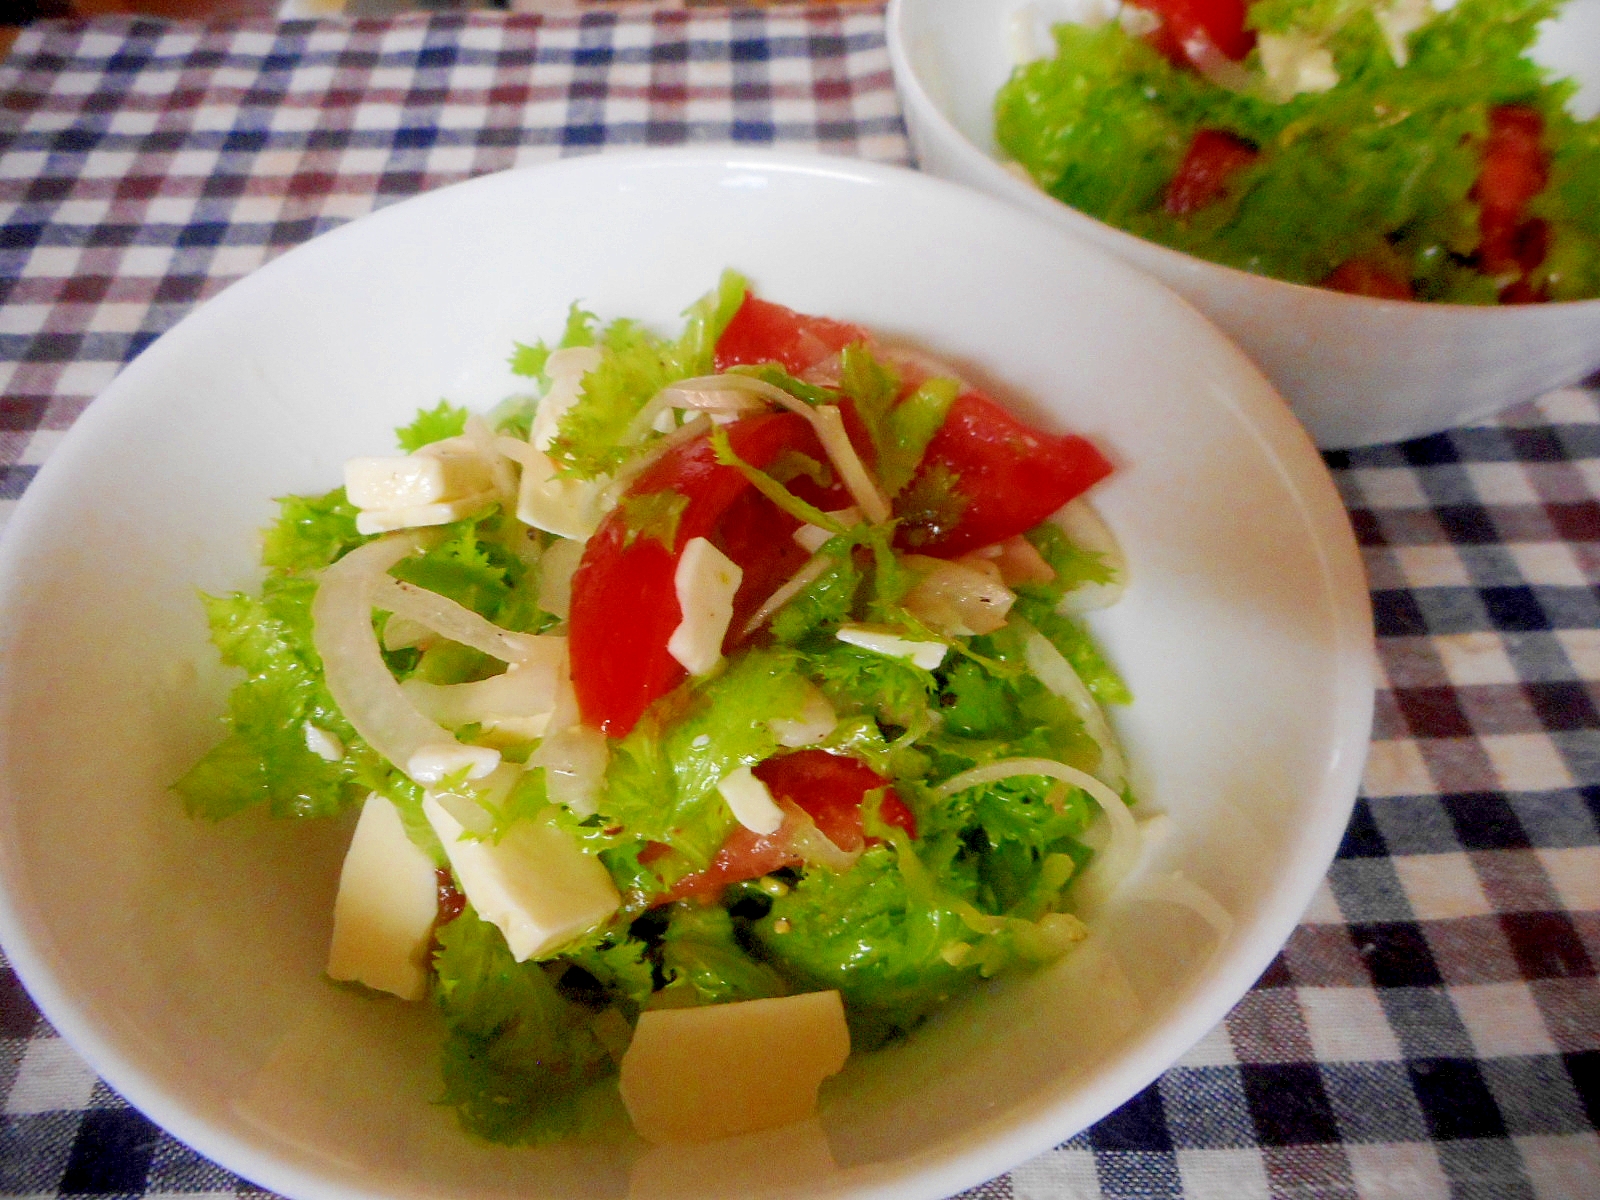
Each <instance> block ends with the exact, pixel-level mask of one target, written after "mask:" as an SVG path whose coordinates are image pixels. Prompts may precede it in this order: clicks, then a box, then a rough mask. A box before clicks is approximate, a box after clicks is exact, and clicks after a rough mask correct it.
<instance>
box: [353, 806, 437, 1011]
mask: <svg viewBox="0 0 1600 1200" xmlns="http://www.w3.org/2000/svg"><path fill="white" fill-rule="evenodd" d="M438 908H439V884H438V879H437V877H436V875H435V873H434V866H433V860H432V859H431V858H429V857H428V856H427V855H426V854H424V853H423V852H422V851H421V850H419V849H417V847H416V845H415V844H414V843H413V842H412V841H411V839H410V838H409V837H407V836H406V831H405V826H404V825H403V824H401V821H400V814H399V812H398V811H396V809H395V806H394V805H393V804H392V803H390V802H389V801H388V800H387V799H385V798H384V797H383V796H380V795H379V794H378V793H376V792H374V793H372V794H371V795H370V796H368V797H367V802H366V803H365V804H364V805H363V806H362V808H361V818H360V819H359V820H358V821H357V822H356V832H355V836H354V837H353V838H351V839H350V849H349V851H347V852H346V854H345V857H344V869H343V870H342V871H340V872H339V895H338V898H337V899H336V900H335V901H334V903H333V940H332V942H331V944H330V945H329V947H328V975H329V977H330V978H333V979H340V980H353V981H354V982H356V983H364V984H366V985H367V986H368V987H370V988H377V989H378V990H379V991H382V992H393V993H394V994H395V995H396V996H399V997H400V998H401V999H402V1000H420V999H422V997H423V995H424V993H425V992H426V991H427V988H428V945H429V942H430V941H431V940H432V937H433V921H434V917H435V915H436V914H437V913H438Z"/></svg>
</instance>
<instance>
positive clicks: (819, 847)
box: [776, 800, 862, 871]
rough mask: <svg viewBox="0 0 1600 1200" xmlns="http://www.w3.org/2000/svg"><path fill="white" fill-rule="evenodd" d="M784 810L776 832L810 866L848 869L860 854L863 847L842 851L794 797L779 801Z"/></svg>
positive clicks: (833, 869) (838, 869)
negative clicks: (781, 825) (782, 819)
mask: <svg viewBox="0 0 1600 1200" xmlns="http://www.w3.org/2000/svg"><path fill="white" fill-rule="evenodd" d="M778 807H779V808H781V809H783V815H784V822H783V828H782V829H781V830H780V831H779V832H778V834H777V835H776V836H777V837H779V838H781V839H782V841H783V844H784V846H785V847H786V848H788V849H789V850H792V851H793V852H794V853H796V854H798V855H799V856H800V857H801V858H802V859H804V860H805V862H806V864H807V865H808V866H817V867H826V868H827V869H828V870H830V871H848V870H849V869H850V868H851V867H853V866H855V865H856V860H857V859H858V858H860V857H861V850H862V847H859V846H858V847H857V848H856V849H854V850H842V849H840V848H839V846H838V845H836V844H835V843H834V842H833V841H832V840H831V839H830V838H829V837H828V835H827V834H825V833H823V832H822V830H820V829H818V828H817V823H816V822H815V821H813V820H812V819H811V817H810V815H809V814H808V813H807V812H806V811H805V809H803V808H801V807H800V806H799V805H798V804H795V803H794V802H793V801H791V800H779V801H778Z"/></svg>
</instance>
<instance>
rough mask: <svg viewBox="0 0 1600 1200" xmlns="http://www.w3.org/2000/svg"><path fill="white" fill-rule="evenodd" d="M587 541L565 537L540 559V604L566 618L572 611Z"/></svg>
mask: <svg viewBox="0 0 1600 1200" xmlns="http://www.w3.org/2000/svg"><path fill="white" fill-rule="evenodd" d="M585 545H587V543H585V542H580V541H576V540H574V539H572V538H562V539H560V540H559V541H557V542H555V543H553V544H552V545H550V546H549V547H548V548H547V549H546V550H545V552H544V554H542V555H541V556H540V558H539V607H540V608H542V609H544V611H545V612H547V613H549V614H550V615H551V616H552V617H556V618H558V619H559V620H562V621H565V620H566V619H567V617H568V615H569V614H570V613H571V611H572V577H573V575H575V574H576V573H577V570H578V564H579V563H580V562H582V561H583V551H584V547H585Z"/></svg>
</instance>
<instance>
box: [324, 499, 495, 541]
mask: <svg viewBox="0 0 1600 1200" xmlns="http://www.w3.org/2000/svg"><path fill="white" fill-rule="evenodd" d="M498 498H499V493H497V492H494V491H492V490H491V491H487V492H474V493H473V494H472V495H470V496H462V497H461V498H459V499H457V500H441V501H440V502H439V503H437V504H412V505H408V506H407V507H405V508H363V509H362V510H361V511H360V512H358V513H357V514H356V532H357V533H363V534H366V535H368V536H371V535H372V534H374V533H393V532H394V531H395V530H397V529H421V528H423V527H424V526H427V525H448V524H450V522H451V521H459V520H461V519H462V518H463V517H470V516H471V515H472V514H473V513H475V512H477V511H478V510H479V509H481V508H484V507H486V506H487V505H489V504H492V503H494V502H495V500H497V499H498Z"/></svg>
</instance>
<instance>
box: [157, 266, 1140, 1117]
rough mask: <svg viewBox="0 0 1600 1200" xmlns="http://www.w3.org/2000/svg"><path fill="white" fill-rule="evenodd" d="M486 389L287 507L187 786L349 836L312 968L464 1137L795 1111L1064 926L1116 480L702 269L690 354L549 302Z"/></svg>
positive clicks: (228, 625)
mask: <svg viewBox="0 0 1600 1200" xmlns="http://www.w3.org/2000/svg"><path fill="white" fill-rule="evenodd" d="M512 365H513V369H514V370H515V371H516V372H517V373H518V374H520V375H523V376H525V377H527V378H528V379H529V380H530V382H531V383H532V385H533V387H534V388H535V389H536V391H537V393H538V395H537V398H515V399H513V400H510V401H507V402H506V403H505V404H503V405H502V406H500V407H499V408H498V409H497V410H495V411H494V412H492V413H490V414H489V415H488V416H480V415H476V414H469V413H467V412H465V411H463V410H461V409H458V408H455V407H453V406H451V405H450V404H448V403H441V404H440V405H439V406H438V407H437V408H435V409H433V410H431V411H426V412H423V413H420V414H419V415H418V417H417V419H416V421H415V422H413V423H412V424H411V425H410V426H408V427H406V428H404V429H402V430H400V431H399V440H400V450H401V453H400V454H398V455H394V456H389V457H384V456H372V457H362V458H357V459H352V460H350V461H349V462H348V463H347V464H346V469H345V484H344V486H343V487H340V488H336V489H335V490H333V491H330V492H328V493H326V494H325V495H316V496H293V497H288V498H286V499H284V500H282V501H281V502H280V504H281V514H280V516H279V519H278V520H277V522H276V523H275V524H274V525H272V526H271V527H270V528H269V529H268V530H267V531H266V533H265V539H264V548H263V561H264V564H265V566H266V567H267V569H268V570H267V575H266V578H265V580H264V582H263V584H262V587H261V590H260V591H259V593H256V594H242V593H239V594H233V595H228V596H220V597H208V598H207V599H206V602H205V603H206V607H207V611H208V615H209V618H210V623H211V628H212V634H213V639H214V640H215V642H216V644H217V645H218V647H219V648H220V649H221V651H222V655H223V658H224V660H225V661H226V662H227V663H229V664H230V665H232V666H235V667H239V668H242V669H243V671H244V672H245V679H244V681H243V682H242V683H240V684H239V685H238V686H237V687H236V689H235V690H234V692H233V693H232V696H231V699H230V702H229V711H228V714H227V717H226V718H225V723H226V725H227V728H228V733H227V736H226V738H225V739H224V740H223V741H222V742H221V743H220V744H219V745H218V746H217V747H215V748H214V749H213V750H212V751H211V752H210V753H208V754H207V755H206V756H205V757H204V758H203V759H201V760H200V761H199V762H198V763H197V764H196V765H195V766H194V767H193V768H192V769H191V770H190V771H189V772H188V773H187V774H186V775H185V776H184V777H183V778H182V779H181V780H180V781H179V782H178V783H177V785H176V788H177V791H178V792H179V793H180V794H181V796H182V798H183V800H184V802H185V804H186V806H187V808H188V810H189V811H190V812H191V813H192V814H194V815H198V816H205V817H210V818H214V819H220V818H225V817H227V816H229V815H231V814H234V813H237V812H239V811H242V810H244V809H247V808H253V807H257V806H260V807H264V808H266V809H267V810H269V811H271V812H272V813H274V814H277V815H283V816H295V817H331V816H335V815H338V814H341V813H344V812H347V811H350V810H355V809H359V810H360V814H359V819H358V820H357V822H356V824H355V829H354V834H353V836H352V841H351V845H350V849H349V852H348V854H347V857H346V860H345V865H344V869H343V872H342V876H341V881H340V888H339V894H338V899H337V901H336V904H335V913H334V931H333V937H332V945H331V948H330V953H329V960H328V973H329V975H330V976H331V977H332V978H334V979H336V980H344V981H349V982H351V983H353V984H360V985H364V986H365V987H368V988H373V989H377V990H380V991H384V992H389V993H392V994H394V995H395V996H398V997H400V998H402V999H406V1000H422V999H424V998H431V1000H432V1002H433V1003H434V1004H435V1005H436V1007H437V1009H438V1012H439V1013H440V1015H441V1017H442V1024H443V1029H444V1032H443V1050H442V1055H441V1059H442V1072H443V1093H442V1099H443V1101H444V1102H445V1103H447V1104H450V1105H452V1106H454V1108H455V1109H456V1110H457V1112H458V1114H459V1117H460V1119H461V1122H462V1124H463V1125H464V1126H465V1127H466V1128H467V1129H469V1130H470V1131H472V1132H474V1133H476V1134H478V1135H480V1136H482V1137H485V1138H488V1139H490V1140H493V1141H497V1142H504V1143H523V1142H538V1141H545V1140H549V1139H552V1138H557V1137H562V1136H565V1135H568V1134H571V1133H573V1132H576V1131H580V1130H582V1129H584V1128H587V1127H590V1126H591V1125H593V1124H594V1123H597V1122H600V1121H603V1120H605V1119H607V1118H608V1115H609V1114H610V1113H611V1112H612V1111H613V1110H614V1109H615V1107H616V1105H617V1104H618V1102H619V1100H620V1101H621V1102H622V1103H624V1104H625V1105H626V1108H627V1111H628V1112H629V1113H630V1115H631V1116H632V1118H633V1120H634V1123H635V1125H636V1127H637V1128H638V1129H639V1131H640V1132H641V1133H642V1134H643V1135H644V1136H646V1137H647V1138H651V1139H653V1140H677V1139H682V1138H691V1139H692V1138H696V1137H711V1136H721V1135H723V1134H728V1133H737V1132H742V1131H745V1130H749V1129H756V1128H762V1127H765V1126H768V1125H773V1124H780V1123H785V1122H788V1121H792V1120H796V1119H799V1118H801V1117H803V1116H805V1115H806V1114H807V1113H808V1112H809V1111H810V1109H811V1107H812V1105H813V1104H814V1102H815V1096H816V1090H817V1087H818V1086H819V1085H820V1083H821V1082H822V1080H823V1078H824V1077H826V1076H827V1075H828V1074H831V1073H832V1072H834V1071H836V1070H838V1069H839V1066H840V1065H841V1064H842V1063H843V1061H844V1058H845V1055H846V1054H847V1053H850V1052H862V1051H868V1050H871V1049H873V1048H875V1047H878V1046H881V1045H883V1044H884V1043H885V1042H887V1041H890V1040H892V1039H894V1038H897V1037H900V1036H903V1035H904V1034H905V1033H907V1032H908V1031H910V1030H911V1029H913V1028H914V1027H915V1026H916V1025H917V1024H918V1022H920V1021H921V1020H922V1019H923V1018H924V1017H925V1016H926V1015H927V1014H928V1013H930V1012H931V1011H932V1010H934V1009H935V1008H937V1007H938V1006H939V1005H941V1004H943V1003H944V1002H946V1001H947V1000H949V999H950V998H951V997H952V996H954V995H956V994H957V993H959V992H960V991H962V990H963V989H965V988H967V987H970V986H971V985H972V984H973V983H974V982H975V981H978V980H981V979H985V978H989V977H992V976H994V975H996V974H998V973H1000V972H1003V971H1006V970H1010V969H1014V968H1019V967H1025V966H1028V965H1032V964H1040V963H1044V962H1048V961H1050V960H1052V959H1054V958H1055V957H1057V956H1059V955H1060V954H1062V953H1064V952H1065V951H1066V950H1068V949H1069V948H1070V947H1071V946H1072V944H1073V943H1074V942H1076V941H1077V940H1079V939H1080V938H1081V937H1082V936H1083V933H1084V928H1083V926H1082V924H1081V922H1080V921H1079V920H1078V918H1077V917H1076V916H1074V915H1073V914H1072V912H1071V911H1070V908H1071V903H1070V902H1078V901H1082V900H1083V899H1085V898H1086V897H1089V896H1092V895H1093V894H1094V893H1095V892H1096V891H1097V890H1099V891H1103V889H1104V888H1105V887H1106V886H1107V885H1108V883H1109V881H1111V880H1113V879H1114V878H1115V877H1116V876H1117V875H1118V873H1119V872H1122V871H1124V870H1125V869H1126V868H1127V866H1128V865H1129V862H1130V859H1131V857H1132V855H1133V854H1134V853H1135V852H1136V848H1135V847H1136V842H1137V830H1136V826H1135V825H1134V821H1133V817H1132V816H1131V814H1130V812H1129V808H1128V804H1129V802H1130V797H1129V794H1128V784H1127V767H1126V763H1125V760H1124V757H1123V754H1122V751H1121V750H1120V748H1119V747H1118V745H1117V743H1116V741H1115V738H1114V736H1113V734H1112V731H1111V727H1110V724H1109V723H1108V721H1107V719H1106V716H1105V714H1104V711H1103V708H1102V706H1103V705H1104V704H1107V703H1118V702H1123V701H1125V700H1126V699H1127V696H1126V694H1125V690H1124V688H1123V685H1122V683H1121V682H1120V681H1119V680H1118V678H1117V676H1116V675H1115V673H1114V672H1113V670H1112V669H1111V668H1110V667H1109V665H1108V664H1107V662H1106V661H1105V660H1104V659H1103V658H1102V656H1101V655H1100V653H1099V652H1098V651H1097V649H1096V648H1095V646H1094V644H1093V642H1092V641H1091V640H1090V638H1089V637H1088V635H1087V633H1086V631H1085V628H1084V626H1083V625H1082V624H1081V622H1080V620H1079V617H1078V614H1079V613H1080V612H1082V611H1084V610H1085V609H1087V608H1090V607H1095V606H1099V605H1103V604H1106V603H1109V602H1111V601H1112V600H1114V599H1115V598H1116V595H1117V593H1118V591H1119V589H1120V586H1121V576H1122V568H1121V564H1120V558H1119V555H1118V554H1117V551H1116V547H1115V542H1114V540H1112V539H1111V537H1110V535H1109V533H1108V532H1107V530H1106V528H1105V526H1104V525H1103V524H1102V523H1100V522H1099V520H1098V518H1097V517H1096V516H1095V515H1094V513H1093V510H1092V509H1089V508H1088V507H1087V506H1086V503H1085V501H1084V500H1083V499H1081V497H1082V495H1083V493H1085V492H1086V491H1087V490H1088V489H1089V488H1091V487H1092V486H1093V485H1094V484H1095V483H1097V482H1098V481H1100V480H1101V479H1102V478H1104V477H1105V476H1106V475H1107V474H1108V473H1110V471H1111V469H1112V467H1111V463H1110V462H1109V461H1108V460H1107V459H1106V458H1105V457H1104V456H1103V455H1102V454H1101V452H1100V451H1099V450H1098V449H1097V448H1096V447H1095V446H1094V445H1093V444H1092V443H1090V442H1089V441H1087V440H1085V439H1084V438H1081V437H1077V436H1075V435H1071V434H1065V435H1057V434H1051V433H1047V432H1044V431H1042V430H1039V429H1036V428H1033V427H1031V426H1030V425H1028V424H1026V423H1024V422H1022V421H1020V420H1019V419H1017V418H1016V417H1015V416H1013V415H1012V414H1011V413H1009V412H1008V411H1007V410H1006V409H1005V408H1003V407H1002V406H1000V405H999V404H997V403H996V402H995V401H994V400H992V399H990V398H989V397H988V396H986V395H985V394H984V393H983V392H981V391H980V390H978V389H977V388H975V387H973V386H972V385H971V384H970V383H968V382H967V381H965V380H963V379H961V378H960V376H959V374H958V373H956V372H954V371H952V370H951V369H949V368H948V367H947V366H945V365H943V364H941V363H939V362H936V361H934V360H932V359H930V358H929V357H927V356H926V355H924V354H921V353H919V352H915V351H912V350H908V349H905V348H901V347H895V346H893V345H888V344H885V343H882V342H880V341H879V340H877V339H875V338H874V337H873V336H872V335H871V334H870V333H869V332H868V331H867V330H865V329H863V328H861V327H859V326H856V325H852V324H849V323H846V322H841V321H835V320H830V319H826V318H820V317H812V316H805V315H802V314H800V313H796V312H794V311H792V310H790V309H787V308H784V307H782V306H780V305H777V304H773V303H770V302H768V301H765V300H762V299H759V298H757V297H756V296H754V295H752V294H750V292H749V290H748V288H747V286H746V284H745V281H744V280H743V279H741V278H740V277H739V276H737V275H735V274H733V273H731V272H729V273H727V274H725V275H724V277H723V279H722V281H721V283H720V284H719V286H718V287H717V288H716V289H715V290H714V291H713V292H711V293H710V294H709V295H707V296H706V297H704V298H703V299H701V300H700V301H699V302H697V303H696V304H695V305H694V306H692V307H691V309H690V310H689V311H688V314H687V324H686V327H685V330H684V332H683V333H682V335H681V336H680V337H678V338H677V339H675V340H671V339H665V338H662V337H659V336H658V335H656V334H654V333H652V332H650V331H649V330H647V329H645V328H643V327H642V326H640V325H638V324H636V323H634V322H631V321H628V320H616V321H613V322H611V323H609V324H606V325H601V323H600V322H599V321H598V320H597V319H596V318H595V317H594V316H593V315H591V314H590V313H587V312H585V311H583V310H581V309H579V308H578V307H577V306H574V307H573V309H572V312H571V315H570V317H569V320H568V323H567V327H566V329H565V332H564V334H563V336H562V337H561V339H560V341H559V343H558V344H557V345H556V346H555V347H553V348H552V347H548V346H546V345H544V344H543V343H540V344H538V345H535V346H519V347H517V349H516V352H515V355H514V356H513V360H512ZM1091 844H1093V845H1095V846H1098V847H1099V849H1098V850H1092V849H1091ZM1069 901H1070V902H1069ZM691 1009H692V1010H695V1012H694V1015H692V1016H691V1015H690V1014H688V1013H687V1012H681V1011H680V1010H691ZM619 1080H620V1084H619Z"/></svg>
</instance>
